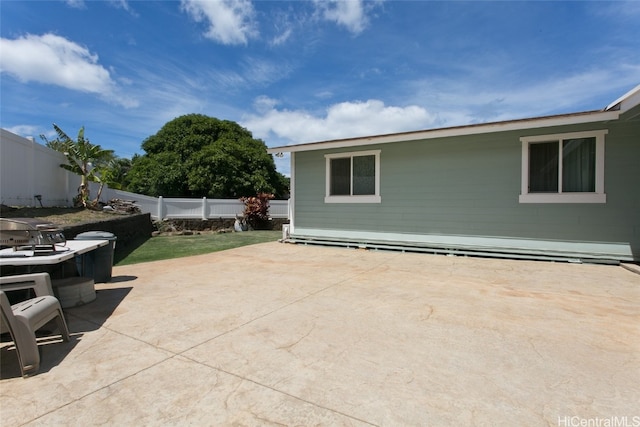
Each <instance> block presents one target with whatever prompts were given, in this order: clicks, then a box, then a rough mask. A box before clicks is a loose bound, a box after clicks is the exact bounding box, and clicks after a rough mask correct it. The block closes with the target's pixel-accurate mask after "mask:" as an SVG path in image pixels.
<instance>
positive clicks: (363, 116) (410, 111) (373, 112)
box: [242, 97, 435, 145]
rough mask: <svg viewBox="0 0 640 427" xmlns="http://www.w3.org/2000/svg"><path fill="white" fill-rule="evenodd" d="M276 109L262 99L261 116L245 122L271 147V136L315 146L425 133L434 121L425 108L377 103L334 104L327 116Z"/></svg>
mask: <svg viewBox="0 0 640 427" xmlns="http://www.w3.org/2000/svg"><path fill="white" fill-rule="evenodd" d="M276 105H277V102H276V101H275V100H273V99H270V98H268V97H260V98H258V99H257V100H256V104H255V107H256V111H257V112H258V114H253V115H249V116H247V117H246V118H245V119H244V120H243V121H242V125H243V126H245V127H246V128H247V129H249V130H250V131H251V132H253V134H254V135H255V136H256V137H257V138H262V139H264V140H265V141H267V143H268V144H269V139H270V137H271V136H275V137H276V139H278V140H279V141H283V142H282V144H288V143H303V142H314V141H323V140H331V139H339V138H349V137H357V136H366V135H378V134H387V133H394V132H403V131H409V130H416V129H424V128H426V127H428V126H429V125H431V124H432V123H433V122H434V120H435V117H434V116H433V115H432V114H431V113H429V112H428V111H427V110H426V109H424V108H422V107H419V106H416V105H410V106H407V107H395V106H386V105H385V104H384V103H383V102H382V101H379V100H376V99H370V100H368V101H364V102H360V101H355V102H342V103H339V104H334V105H332V106H330V107H329V108H328V109H327V110H326V114H325V115H324V116H314V115H312V114H309V113H307V112H305V111H290V110H279V109H277V107H276ZM269 145H274V144H273V143H271V144H269Z"/></svg>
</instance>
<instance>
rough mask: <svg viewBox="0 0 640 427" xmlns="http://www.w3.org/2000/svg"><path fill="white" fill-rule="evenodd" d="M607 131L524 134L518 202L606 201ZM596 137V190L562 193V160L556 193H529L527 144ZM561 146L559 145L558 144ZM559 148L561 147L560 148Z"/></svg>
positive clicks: (521, 139)
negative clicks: (605, 162) (605, 151)
mask: <svg viewBox="0 0 640 427" xmlns="http://www.w3.org/2000/svg"><path fill="white" fill-rule="evenodd" d="M607 133H608V131H607V130H606V129H600V130H592V131H585V132H570V133H558V134H553V135H537V136H525V137H522V138H520V141H521V142H522V179H521V190H520V198H519V202H520V203H606V202H607V195H606V194H605V192H604V139H605V135H606V134H607ZM593 137H595V138H596V191H595V192H593V193H563V192H562V161H560V164H559V170H558V174H559V175H560V180H559V185H560V190H559V192H558V193H529V144H532V143H536V142H550V141H562V140H564V139H574V138H593ZM560 147H561V145H560ZM560 149H561V148H560Z"/></svg>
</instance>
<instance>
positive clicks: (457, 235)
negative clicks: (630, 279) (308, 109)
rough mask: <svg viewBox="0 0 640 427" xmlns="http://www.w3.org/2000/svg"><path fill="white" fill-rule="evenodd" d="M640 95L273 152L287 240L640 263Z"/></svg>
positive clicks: (636, 92)
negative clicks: (284, 162) (284, 188)
mask: <svg viewBox="0 0 640 427" xmlns="http://www.w3.org/2000/svg"><path fill="white" fill-rule="evenodd" d="M639 104H640V85H639V86H637V87H636V88H634V89H633V90H631V91H630V92H629V93H627V94H626V95H624V96H622V97H621V98H619V99H618V100H616V101H614V102H613V103H611V104H610V105H609V106H608V107H606V108H605V109H603V110H597V111H587V112H582V113H574V114H562V115H555V116H546V117H536V118H530V119H523V120H510V121H503V122H495V123H485V124H477V125H469V126H457V127H450V128H441V129H430V130H422V131H416V132H403V133H396V134H387V135H375V136H367V137H361V138H350V139H340V140H331V141H323V142H315V143H305V144H298V145H289V146H282V147H274V148H271V149H269V152H271V153H276V154H277V153H283V152H288V153H291V200H290V211H291V212H290V226H289V236H288V239H289V240H290V241H293V242H304V243H308V244H311V243H317V244H334V245H345V246H354V247H367V248H385V249H397V250H409V251H425V252H432V253H446V254H461V255H481V256H504V257H510V258H531V259H564V260H569V261H574V260H576V261H581V260H594V261H595V260H603V261H614V262H616V261H640V105H639Z"/></svg>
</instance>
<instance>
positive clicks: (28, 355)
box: [11, 322, 40, 377]
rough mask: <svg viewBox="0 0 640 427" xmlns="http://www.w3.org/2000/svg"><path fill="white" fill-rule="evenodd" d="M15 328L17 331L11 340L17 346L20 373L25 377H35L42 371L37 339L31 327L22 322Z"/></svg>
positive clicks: (17, 323)
mask: <svg viewBox="0 0 640 427" xmlns="http://www.w3.org/2000/svg"><path fill="white" fill-rule="evenodd" d="M15 326H16V329H17V330H16V331H13V332H14V333H12V334H11V335H12V336H11V338H12V339H13V342H14V344H15V346H16V353H17V355H18V361H19V362H20V371H21V372H22V376H23V377H27V376H29V375H34V374H36V373H38V370H39V369H40V351H39V350H38V343H37V342H36V337H35V335H34V334H33V331H31V329H30V328H29V326H27V325H24V324H23V323H22V322H16V324H15ZM14 334H15V336H14Z"/></svg>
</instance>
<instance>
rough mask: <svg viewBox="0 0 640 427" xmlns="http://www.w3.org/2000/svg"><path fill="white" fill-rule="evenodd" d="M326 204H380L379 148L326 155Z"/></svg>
mask: <svg viewBox="0 0 640 427" xmlns="http://www.w3.org/2000/svg"><path fill="white" fill-rule="evenodd" d="M325 159H326V193H325V203H380V201H381V200H380V150H375V151H360V152H352V153H335V154H327V155H325Z"/></svg>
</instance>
